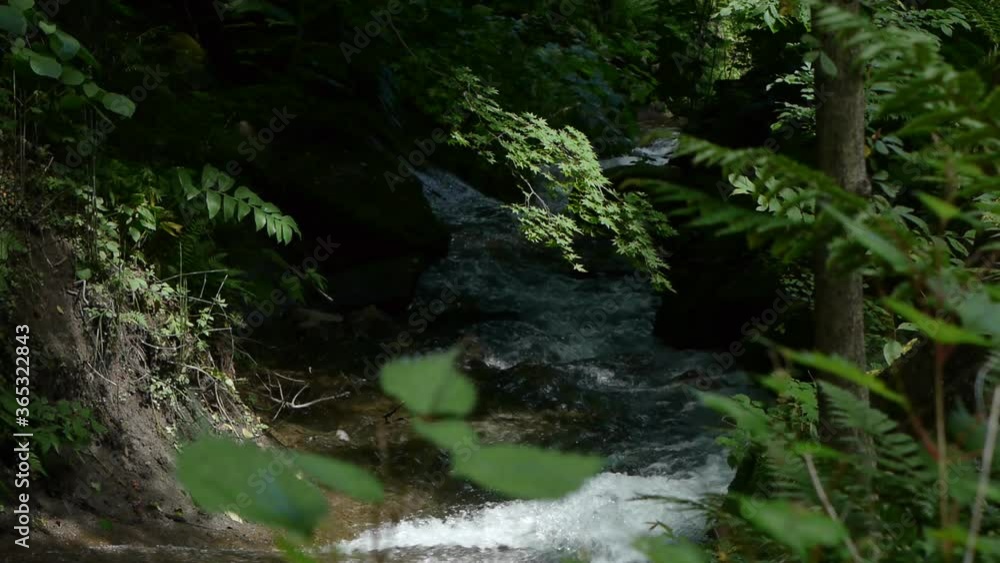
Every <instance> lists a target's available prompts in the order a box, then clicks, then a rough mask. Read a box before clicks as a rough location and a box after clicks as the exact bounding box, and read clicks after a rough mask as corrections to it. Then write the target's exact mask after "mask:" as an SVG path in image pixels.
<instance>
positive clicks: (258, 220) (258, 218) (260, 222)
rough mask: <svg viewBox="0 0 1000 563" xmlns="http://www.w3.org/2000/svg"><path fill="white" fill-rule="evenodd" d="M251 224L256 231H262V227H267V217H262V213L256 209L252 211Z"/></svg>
mask: <svg viewBox="0 0 1000 563" xmlns="http://www.w3.org/2000/svg"><path fill="white" fill-rule="evenodd" d="M253 222H254V225H256V226H257V230H258V231H259V230H261V229H263V228H264V225H267V217H266V216H265V215H264V212H263V211H261V210H260V209H258V208H256V207H255V208H254V210H253Z"/></svg>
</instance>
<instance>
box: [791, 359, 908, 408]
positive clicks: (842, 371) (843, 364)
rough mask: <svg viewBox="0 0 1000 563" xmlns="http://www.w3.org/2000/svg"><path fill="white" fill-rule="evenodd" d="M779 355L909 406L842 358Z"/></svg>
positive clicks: (878, 380)
mask: <svg viewBox="0 0 1000 563" xmlns="http://www.w3.org/2000/svg"><path fill="white" fill-rule="evenodd" d="M781 353H782V355H784V356H785V357H786V358H788V359H790V360H792V361H793V362H795V363H798V364H802V365H804V366H808V367H811V368H814V369H818V370H820V371H824V372H827V373H829V374H831V375H836V376H837V377H840V378H841V379H846V380H847V381H850V382H851V383H855V384H857V385H861V386H863V387H865V388H866V389H868V390H869V391H871V392H872V393H875V394H877V395H880V396H882V397H884V398H886V399H889V400H890V401H892V402H894V403H897V404H899V405H902V406H903V407H907V406H908V405H909V403H908V402H907V400H906V397H903V396H902V395H900V394H899V393H896V392H895V391H893V390H892V389H889V387H888V386H886V384H885V382H883V381H882V380H881V379H878V378H877V377H873V376H871V375H869V374H867V373H865V372H863V371H861V370H860V369H859V368H857V367H855V366H854V365H853V364H852V363H851V362H849V361H847V360H845V359H844V358H841V357H839V356H827V355H826V354H820V353H819V352H798V351H795V350H790V349H788V348H782V349H781Z"/></svg>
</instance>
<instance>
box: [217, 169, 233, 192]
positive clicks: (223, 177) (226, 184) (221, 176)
mask: <svg viewBox="0 0 1000 563" xmlns="http://www.w3.org/2000/svg"><path fill="white" fill-rule="evenodd" d="M216 173H217V175H218V180H217V181H218V182H219V191H220V192H228V191H229V188H231V187H233V184H235V183H236V180H234V179H233V177H232V176H230V175H229V174H226V173H225V172H222V171H216Z"/></svg>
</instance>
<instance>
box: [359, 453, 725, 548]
mask: <svg viewBox="0 0 1000 563" xmlns="http://www.w3.org/2000/svg"><path fill="white" fill-rule="evenodd" d="M731 480H732V470H731V469H730V468H729V467H728V465H727V464H726V462H725V460H724V459H722V458H721V457H720V456H713V457H711V458H710V460H709V463H708V464H707V465H706V466H705V467H703V468H702V470H701V471H699V472H697V473H695V474H689V475H684V476H664V475H653V476H638V475H623V474H620V473H602V474H600V475H597V476H596V477H594V478H593V479H591V480H590V481H588V482H587V483H586V484H585V485H584V486H583V487H582V488H581V489H580V490H578V491H576V492H575V493H573V494H571V495H569V496H567V497H565V498H563V499H559V500H553V501H537V500H536V501H510V502H502V503H495V504H490V505H486V506H483V507H479V508H475V509H471V510H463V511H459V512H456V513H455V514H453V515H451V516H448V517H445V518H417V519H413V520H407V521H404V522H400V523H398V524H392V525H386V526H382V527H380V528H377V529H375V530H372V531H369V532H365V533H364V534H362V535H361V536H359V537H358V538H356V539H354V540H352V541H349V542H345V543H343V544H341V545H340V547H341V549H343V550H345V551H347V552H361V551H373V550H394V549H400V548H424V549H421V552H422V553H425V554H427V556H428V557H429V558H428V559H427V560H435V561H481V560H486V559H489V560H491V561H504V560H508V561H515V560H518V561H535V560H538V559H532V558H529V559H524V558H523V557H525V553H529V554H531V553H533V554H537V555H538V556H544V555H545V554H549V555H553V554H562V555H570V554H586V555H587V556H588V557H589V558H590V560H591V561H593V562H594V563H633V562H641V561H645V558H644V557H643V556H642V555H641V554H640V553H638V552H637V551H636V550H635V549H633V547H632V545H633V543H634V542H635V540H636V539H637V538H638V537H640V536H643V535H649V534H660V533H662V530H656V531H652V532H651V531H650V528H651V527H652V526H653V524H654V523H656V522H662V523H663V524H665V525H667V526H669V527H670V528H671V529H672V530H674V531H675V532H676V533H678V534H682V535H686V536H688V537H697V536H699V535H700V534H701V533H702V532H703V529H704V525H705V522H704V518H703V516H702V515H701V514H699V513H697V512H696V511H693V510H691V509H689V508H685V507H681V506H678V505H676V504H673V503H669V502H666V501H663V500H635V499H636V498H637V497H639V496H642V495H661V496H666V497H672V498H680V499H688V500H695V499H699V498H702V497H704V496H705V495H706V494H710V493H722V492H725V489H726V487H728V484H729V482H730V481H731ZM456 547H457V548H464V549H465V550H467V551H466V553H465V555H458V554H457V553H456V550H455V548H456ZM426 548H441V549H440V551H439V552H435V551H434V550H433V549H429V550H428V549H426ZM472 553H475V554H478V555H476V556H471V555H470V554H472ZM503 553H508V554H509V558H508V559H504V557H503V556H502V554H503ZM490 554H491V555H490ZM487 555H488V557H486V559H483V558H481V557H484V556H487ZM452 557H457V558H455V559H453V558H452ZM546 560H547V559H546Z"/></svg>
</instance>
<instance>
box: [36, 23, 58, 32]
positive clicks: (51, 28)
mask: <svg viewBox="0 0 1000 563" xmlns="http://www.w3.org/2000/svg"><path fill="white" fill-rule="evenodd" d="M38 27H39V29H41V30H42V31H43V32H45V35H52V34H53V33H55V32H56V30H57V29H58V28H57V27H56V24H54V23H51V22H47V21H44V20H42V21H40V22H38Z"/></svg>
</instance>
